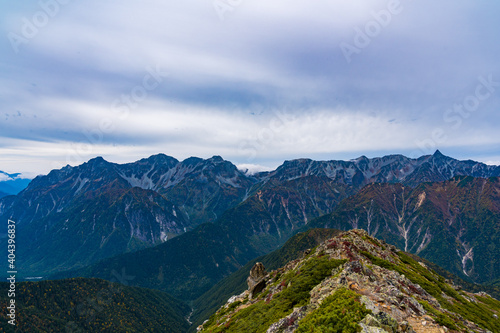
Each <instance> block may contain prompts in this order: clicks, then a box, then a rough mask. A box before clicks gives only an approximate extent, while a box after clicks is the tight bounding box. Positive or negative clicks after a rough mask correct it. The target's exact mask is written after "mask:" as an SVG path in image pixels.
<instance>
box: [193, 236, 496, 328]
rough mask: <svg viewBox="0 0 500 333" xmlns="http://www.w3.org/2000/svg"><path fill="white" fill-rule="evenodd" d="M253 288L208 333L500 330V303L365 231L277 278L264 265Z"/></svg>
mask: <svg viewBox="0 0 500 333" xmlns="http://www.w3.org/2000/svg"><path fill="white" fill-rule="evenodd" d="M248 281H249V286H250V287H251V288H250V290H247V291H245V292H244V293H242V294H241V295H238V296H235V297H233V298H231V299H230V300H229V301H228V303H227V304H226V305H225V306H223V307H221V309H220V310H219V311H218V312H217V313H216V314H214V315H213V316H212V317H210V319H209V320H208V321H206V322H205V323H204V324H203V326H201V327H199V328H198V329H199V330H200V331H201V332H227V333H230V332H269V333H274V332H326V331H332V332H356V331H359V330H363V332H416V333H421V332H422V333H423V332H442V331H448V330H454V331H459V332H486V331H485V330H486V329H487V330H489V331H492V332H497V331H499V330H500V321H499V320H498V314H500V301H497V300H495V299H493V298H491V297H490V296H488V295H487V294H484V293H477V294H472V293H468V292H465V291H463V290H460V288H459V287H457V286H455V285H450V284H449V283H448V282H447V281H445V279H444V278H443V277H441V276H439V275H437V274H436V273H435V272H434V271H432V270H430V269H429V268H427V267H426V266H425V265H424V264H422V263H419V262H417V261H415V260H414V259H412V258H411V257H409V256H408V255H406V254H405V253H404V252H401V251H398V250H397V249H396V248H395V247H393V246H389V245H387V244H384V243H383V242H380V241H378V240H377V239H375V238H372V237H370V236H369V235H368V234H367V232H366V231H364V230H351V231H348V232H345V233H343V234H341V235H339V236H336V237H334V238H332V239H330V240H327V241H326V242H324V243H322V244H321V245H320V246H318V247H317V248H316V249H315V250H314V251H312V252H311V253H310V254H309V255H307V256H305V257H304V258H301V259H297V260H294V261H291V262H289V263H288V264H287V265H285V266H284V267H283V268H281V269H278V270H275V271H272V272H270V273H267V272H265V271H264V270H263V267H262V265H261V266H260V268H259V266H258V264H256V265H255V266H254V267H253V268H252V271H251V272H250V277H249V279H248ZM254 281H260V282H259V284H258V285H260V286H261V288H262V289H261V290H258V289H255V288H254V286H256V285H255V284H254ZM259 289H260V288H259Z"/></svg>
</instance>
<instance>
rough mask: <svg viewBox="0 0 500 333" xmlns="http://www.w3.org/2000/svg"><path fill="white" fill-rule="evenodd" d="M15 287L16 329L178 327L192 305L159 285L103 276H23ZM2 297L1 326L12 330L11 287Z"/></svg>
mask: <svg viewBox="0 0 500 333" xmlns="http://www.w3.org/2000/svg"><path fill="white" fill-rule="evenodd" d="M0 285H1V286H2V290H4V289H8V288H7V283H1V284H0ZM16 290H17V292H16V323H17V325H16V328H17V330H16V332H104V331H105V332H172V333H179V332H185V331H186V330H187V328H188V326H189V323H188V322H187V320H186V319H185V318H186V317H187V315H188V314H189V307H188V306H187V305H186V304H184V303H183V302H181V301H179V300H176V299H174V298H172V297H171V296H169V295H167V294H165V293H162V292H159V291H153V290H148V289H142V288H133V287H127V286H124V285H121V284H117V283H111V282H107V281H104V280H98V279H70V280H61V281H41V282H35V283H33V282H24V283H18V284H17V285H16ZM0 300H1V301H2V302H1V308H2V311H1V314H0V318H1V320H0V330H1V331H2V332H11V331H13V330H12V328H13V326H12V325H10V324H8V323H7V321H8V320H10V318H7V317H6V313H7V309H6V306H7V305H6V304H7V302H8V301H9V300H8V298H7V293H2V295H0Z"/></svg>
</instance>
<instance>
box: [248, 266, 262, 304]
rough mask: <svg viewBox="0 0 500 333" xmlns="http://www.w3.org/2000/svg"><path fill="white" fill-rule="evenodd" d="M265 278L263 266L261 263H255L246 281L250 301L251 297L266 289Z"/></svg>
mask: <svg viewBox="0 0 500 333" xmlns="http://www.w3.org/2000/svg"><path fill="white" fill-rule="evenodd" d="M266 276H267V272H266V268H265V267H264V265H263V264H262V263H261V262H257V263H255V265H254V266H253V267H252V269H251V270H250V276H249V277H248V279H247V283H248V291H249V292H250V295H249V298H250V299H252V297H253V295H256V294H258V293H260V292H261V291H262V290H263V289H264V288H265V287H266Z"/></svg>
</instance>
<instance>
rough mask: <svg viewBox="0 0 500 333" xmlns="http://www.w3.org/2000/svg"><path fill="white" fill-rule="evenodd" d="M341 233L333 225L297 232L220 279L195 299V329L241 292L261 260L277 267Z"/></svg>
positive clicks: (267, 265)
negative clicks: (269, 251)
mask: <svg viewBox="0 0 500 333" xmlns="http://www.w3.org/2000/svg"><path fill="white" fill-rule="evenodd" d="M339 233H340V231H338V230H333V229H311V230H308V231H306V232H302V233H299V234H296V235H295V236H293V237H292V238H290V239H289V240H288V241H287V242H286V243H285V244H284V245H283V246H282V247H281V248H279V249H278V250H276V251H273V252H271V253H269V254H266V255H264V256H261V257H258V258H255V259H252V260H250V261H249V262H248V263H247V264H246V265H245V266H243V267H242V268H240V269H239V270H237V271H236V272H234V273H233V274H231V275H230V276H228V277H226V278H224V279H223V280H221V281H219V282H218V283H217V284H216V285H215V286H213V287H212V288H210V290H208V291H207V292H205V293H204V294H203V295H201V296H200V297H199V298H198V299H196V300H195V301H194V302H193V314H192V316H191V320H192V321H193V326H192V327H191V331H193V329H194V328H196V327H197V326H198V325H199V324H201V323H202V322H203V321H204V320H205V319H207V318H208V317H209V316H210V315H211V314H212V313H214V312H215V311H216V310H217V309H218V308H219V307H220V306H221V305H223V304H224V303H225V302H226V300H227V299H228V298H229V297H230V296H232V295H236V294H239V293H241V292H242V291H244V290H245V289H246V287H247V285H246V279H247V277H248V272H249V271H250V269H251V268H252V266H253V265H254V264H255V263H256V262H257V261H259V262H262V263H263V264H264V265H265V266H266V267H267V268H268V269H277V268H279V267H281V266H283V265H285V264H286V263H287V262H288V261H290V260H293V259H296V258H297V257H300V256H301V255H302V254H303V253H304V251H306V250H308V249H311V248H313V247H315V246H317V245H318V244H320V243H322V242H323V241H325V240H326V239H328V238H331V237H333V236H335V235H337V234H339Z"/></svg>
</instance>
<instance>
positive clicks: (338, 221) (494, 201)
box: [309, 176, 500, 283]
mask: <svg viewBox="0 0 500 333" xmlns="http://www.w3.org/2000/svg"><path fill="white" fill-rule="evenodd" d="M309 227H315V228H317V227H325V228H336V229H341V230H347V229H352V228H363V229H365V230H367V231H368V233H369V234H370V235H373V236H376V237H379V238H381V239H384V240H386V241H387V242H389V243H391V244H395V245H397V246H398V247H400V248H402V249H404V250H405V251H409V252H412V253H415V254H418V255H419V256H421V257H423V258H425V259H428V260H429V261H432V262H434V263H436V264H438V265H439V266H441V267H443V268H445V269H447V270H449V271H450V272H452V273H454V274H456V275H458V276H460V277H462V278H464V279H467V280H472V281H475V282H479V283H483V282H487V281H489V280H493V279H496V278H498V277H499V275H500V260H499V259H498V258H499V257H500V247H499V246H498V244H500V178H493V177H492V178H489V179H481V178H472V177H463V176H462V177H459V176H457V177H455V178H453V179H452V180H450V181H446V182H437V183H423V184H421V185H419V186H418V187H416V188H408V187H405V186H404V185H402V184H372V185H368V186H367V187H365V188H364V189H363V190H362V191H360V192H359V193H358V194H356V195H354V196H352V197H350V198H347V199H345V200H344V201H343V202H342V203H341V205H339V206H338V207H337V208H336V210H335V211H334V212H333V213H332V214H330V215H326V216H323V217H321V218H318V219H317V220H315V221H313V222H311V224H310V225H309Z"/></svg>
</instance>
